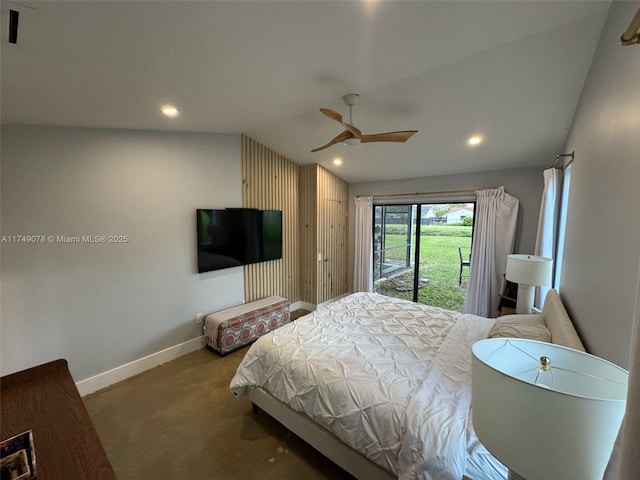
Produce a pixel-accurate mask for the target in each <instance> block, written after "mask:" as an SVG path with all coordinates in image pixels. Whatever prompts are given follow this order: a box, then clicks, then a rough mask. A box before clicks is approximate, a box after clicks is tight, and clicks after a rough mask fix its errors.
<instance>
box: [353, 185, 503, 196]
mask: <svg viewBox="0 0 640 480" xmlns="http://www.w3.org/2000/svg"><path fill="white" fill-rule="evenodd" d="M490 188H498V187H490ZM478 190H486V189H485V188H467V189H465V190H441V191H439V192H412V193H389V194H387V195H356V198H360V197H373V198H376V197H378V198H379V197H384V198H386V197H415V196H421V195H445V194H449V193H476V192H477V191H478Z"/></svg>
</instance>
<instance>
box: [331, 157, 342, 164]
mask: <svg viewBox="0 0 640 480" xmlns="http://www.w3.org/2000/svg"><path fill="white" fill-rule="evenodd" d="M333 163H334V165H342V159H341V158H340V157H336V158H334V159H333Z"/></svg>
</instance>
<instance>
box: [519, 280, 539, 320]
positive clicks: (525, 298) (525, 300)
mask: <svg viewBox="0 0 640 480" xmlns="http://www.w3.org/2000/svg"><path fill="white" fill-rule="evenodd" d="M535 291H536V287H534V286H533V285H525V284H523V283H519V284H518V301H517V302H516V313H524V314H527V315H528V314H529V313H531V309H532V308H533V296H534V294H535Z"/></svg>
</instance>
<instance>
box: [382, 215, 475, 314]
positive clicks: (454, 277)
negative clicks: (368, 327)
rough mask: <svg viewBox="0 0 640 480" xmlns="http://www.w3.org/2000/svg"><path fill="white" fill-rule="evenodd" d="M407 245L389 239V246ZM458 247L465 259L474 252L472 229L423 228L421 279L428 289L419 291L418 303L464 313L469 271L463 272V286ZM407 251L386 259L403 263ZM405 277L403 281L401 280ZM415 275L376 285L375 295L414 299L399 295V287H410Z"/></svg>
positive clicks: (399, 239) (409, 293)
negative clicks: (460, 279)
mask: <svg viewBox="0 0 640 480" xmlns="http://www.w3.org/2000/svg"><path fill="white" fill-rule="evenodd" d="M405 241H406V237H405V235H390V234H387V235H386V246H387V247H390V246H392V245H402V244H403V243H404V242H405ZM458 246H461V247H462V253H463V255H466V256H467V258H468V255H469V252H470V250H471V227H461V226H446V225H438V226H423V227H422V236H421V237H420V258H421V261H420V269H419V272H420V278H421V279H425V278H426V279H427V282H426V285H425V286H424V287H422V288H419V289H418V302H420V303H424V304H427V305H434V306H436V307H441V308H447V309H450V310H456V311H462V304H463V303H464V295H465V291H466V287H467V277H468V275H469V268H468V267H465V268H464V270H463V272H462V285H461V286H460V285H458V274H459V272H460V257H459V255H458ZM405 252H406V250H405V249H402V248H401V249H396V250H392V251H390V252H389V254H388V255H387V258H392V257H397V258H398V259H403V258H404V255H405ZM402 277H404V278H402ZM412 282H413V272H409V273H405V274H403V275H402V276H401V278H396V279H394V280H393V281H390V282H387V283H386V285H385V283H382V284H377V285H376V291H377V292H379V293H382V294H385V295H389V296H393V297H398V298H405V299H407V300H412V299H413V296H412V295H413V293H412V291H411V290H409V291H398V290H397V288H396V287H397V285H398V284H403V283H404V284H408V285H411V284H412Z"/></svg>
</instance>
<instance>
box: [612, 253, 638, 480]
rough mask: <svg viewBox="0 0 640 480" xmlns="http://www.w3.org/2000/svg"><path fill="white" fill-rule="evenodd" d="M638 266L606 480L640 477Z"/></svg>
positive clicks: (624, 479)
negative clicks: (623, 386) (625, 378)
mask: <svg viewBox="0 0 640 480" xmlns="http://www.w3.org/2000/svg"><path fill="white" fill-rule="evenodd" d="M639 451H640V265H638V279H637V281H636V306H635V315H634V323H633V329H632V333H631V359H630V360H629V387H628V390H627V407H626V411H625V414H624V421H623V422H622V428H621V429H620V433H619V434H618V440H617V441H616V445H615V447H614V450H613V454H612V455H611V460H610V461H609V465H608V467H607V471H606V472H605V474H604V479H605V480H626V479H628V478H629V479H631V478H640V455H638V452H639Z"/></svg>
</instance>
